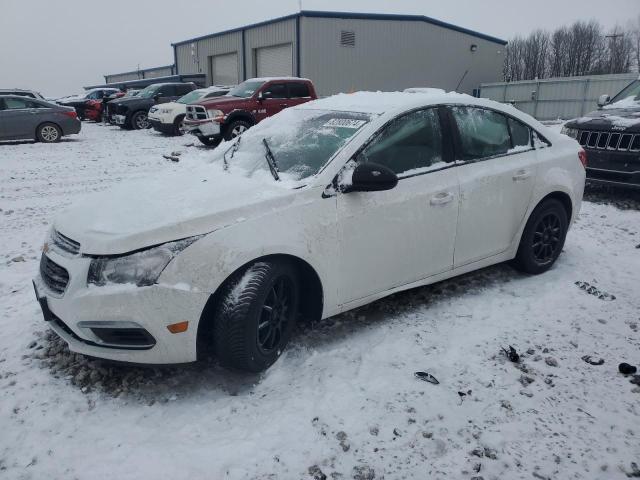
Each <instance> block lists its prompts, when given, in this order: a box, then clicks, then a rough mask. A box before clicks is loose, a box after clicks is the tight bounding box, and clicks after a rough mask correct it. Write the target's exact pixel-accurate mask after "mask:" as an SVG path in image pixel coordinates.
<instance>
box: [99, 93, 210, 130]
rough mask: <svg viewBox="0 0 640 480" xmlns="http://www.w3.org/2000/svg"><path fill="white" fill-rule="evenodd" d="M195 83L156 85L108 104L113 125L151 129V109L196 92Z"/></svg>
mask: <svg viewBox="0 0 640 480" xmlns="http://www.w3.org/2000/svg"><path fill="white" fill-rule="evenodd" d="M196 88H198V87H196V84H195V83H154V84H153V85H149V86H148V87H146V88H145V89H144V90H142V91H141V92H140V93H138V94H137V95H136V96H135V97H128V98H125V97H122V98H118V99H116V100H111V101H110V102H109V103H107V106H108V109H109V116H110V118H111V121H112V123H115V124H116V125H119V126H120V127H121V128H126V129H136V130H139V129H141V128H149V127H150V126H151V125H150V123H149V119H148V118H147V115H148V114H149V109H150V108H151V107H153V106H154V105H156V104H158V103H167V102H173V101H174V100H177V99H178V98H180V97H182V96H184V95H186V94H187V93H189V92H191V91H193V90H195V89H196Z"/></svg>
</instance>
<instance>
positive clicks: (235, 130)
mask: <svg viewBox="0 0 640 480" xmlns="http://www.w3.org/2000/svg"><path fill="white" fill-rule="evenodd" d="M250 127H251V125H250V124H249V123H248V122H245V121H244V120H236V121H235V122H232V123H231V124H230V125H229V126H228V127H227V129H226V131H225V133H224V139H225V140H227V141H228V140H232V139H234V138H236V137H239V136H240V135H242V134H243V133H244V132H246V131H247V130H249V128H250Z"/></svg>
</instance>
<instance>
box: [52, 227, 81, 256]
mask: <svg viewBox="0 0 640 480" xmlns="http://www.w3.org/2000/svg"><path fill="white" fill-rule="evenodd" d="M51 240H53V243H54V245H55V246H56V247H59V248H60V249H61V250H64V251H65V252H68V253H71V254H73V255H77V254H78V253H80V244H79V243H78V242H76V241H75V240H71V239H70V238H69V237H65V236H64V235H62V234H61V233H60V232H58V231H57V230H54V231H53V233H52V234H51Z"/></svg>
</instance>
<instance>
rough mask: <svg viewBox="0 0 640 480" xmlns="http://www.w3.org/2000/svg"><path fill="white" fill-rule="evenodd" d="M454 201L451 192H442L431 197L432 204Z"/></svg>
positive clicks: (444, 203)
mask: <svg viewBox="0 0 640 480" xmlns="http://www.w3.org/2000/svg"><path fill="white" fill-rule="evenodd" d="M451 201H453V194H452V193H451V192H441V193H438V194H437V195H434V196H433V197H431V201H430V203H431V205H446V204H447V203H450V202H451Z"/></svg>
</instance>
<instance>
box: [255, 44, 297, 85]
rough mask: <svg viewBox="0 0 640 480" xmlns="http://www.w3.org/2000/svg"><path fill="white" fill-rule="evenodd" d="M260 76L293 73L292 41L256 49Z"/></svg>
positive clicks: (257, 71)
mask: <svg viewBox="0 0 640 480" xmlns="http://www.w3.org/2000/svg"><path fill="white" fill-rule="evenodd" d="M256 73H257V76H258V77H279V76H288V75H293V48H292V47H291V44H290V43H286V44H284V45H276V46H275V47H263V48H257V49H256Z"/></svg>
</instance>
